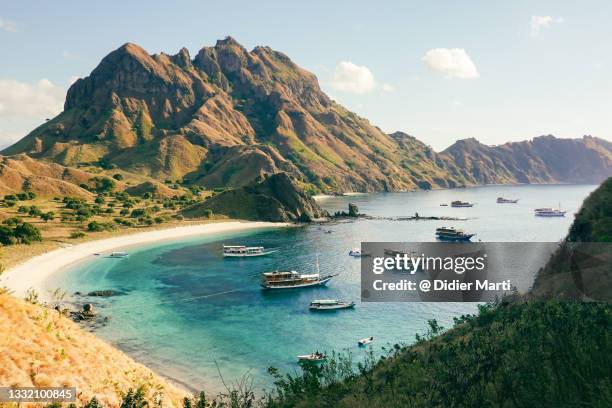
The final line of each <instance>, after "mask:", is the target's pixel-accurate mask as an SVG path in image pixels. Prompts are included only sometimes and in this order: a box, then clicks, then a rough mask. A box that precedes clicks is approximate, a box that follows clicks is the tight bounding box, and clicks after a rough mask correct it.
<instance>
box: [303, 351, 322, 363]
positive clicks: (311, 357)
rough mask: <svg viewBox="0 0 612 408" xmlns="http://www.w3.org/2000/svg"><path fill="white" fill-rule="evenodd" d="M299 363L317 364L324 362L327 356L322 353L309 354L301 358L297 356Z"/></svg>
mask: <svg viewBox="0 0 612 408" xmlns="http://www.w3.org/2000/svg"><path fill="white" fill-rule="evenodd" d="M297 358H298V360H299V361H302V362H313V363H316V362H319V361H325V360H326V359H327V356H326V355H325V354H324V353H320V352H318V351H315V352H314V353H310V354H303V355H301V356H297Z"/></svg>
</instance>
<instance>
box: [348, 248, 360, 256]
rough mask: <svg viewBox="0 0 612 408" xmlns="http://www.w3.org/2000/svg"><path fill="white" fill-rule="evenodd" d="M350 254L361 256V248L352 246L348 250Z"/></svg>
mask: <svg viewBox="0 0 612 408" xmlns="http://www.w3.org/2000/svg"><path fill="white" fill-rule="evenodd" d="M349 255H350V256H354V257H355V258H361V248H353V249H351V250H350V251H349Z"/></svg>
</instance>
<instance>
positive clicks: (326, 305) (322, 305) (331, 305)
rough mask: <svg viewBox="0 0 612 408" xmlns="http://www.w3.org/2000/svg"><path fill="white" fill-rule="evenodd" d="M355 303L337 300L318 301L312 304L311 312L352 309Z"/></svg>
mask: <svg viewBox="0 0 612 408" xmlns="http://www.w3.org/2000/svg"><path fill="white" fill-rule="evenodd" d="M353 307H355V302H342V301H340V300H337V299H316V300H313V301H312V302H310V306H309V308H310V310H340V309H352V308H353Z"/></svg>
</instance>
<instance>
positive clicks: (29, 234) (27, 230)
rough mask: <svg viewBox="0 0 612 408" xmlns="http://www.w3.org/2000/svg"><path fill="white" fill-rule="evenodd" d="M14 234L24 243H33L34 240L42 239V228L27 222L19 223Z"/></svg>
mask: <svg viewBox="0 0 612 408" xmlns="http://www.w3.org/2000/svg"><path fill="white" fill-rule="evenodd" d="M14 234H15V238H17V240H18V241H20V242H21V243H24V244H31V243H32V242H33V241H42V236H41V234H40V230H39V229H38V228H36V227H35V226H34V225H32V224H29V223H27V222H24V223H21V224H19V225H17V226H16V227H15V230H14Z"/></svg>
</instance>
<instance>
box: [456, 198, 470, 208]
mask: <svg viewBox="0 0 612 408" xmlns="http://www.w3.org/2000/svg"><path fill="white" fill-rule="evenodd" d="M473 206H474V203H468V202H467V201H459V200H456V201H453V202H451V207H455V208H464V207H473Z"/></svg>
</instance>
